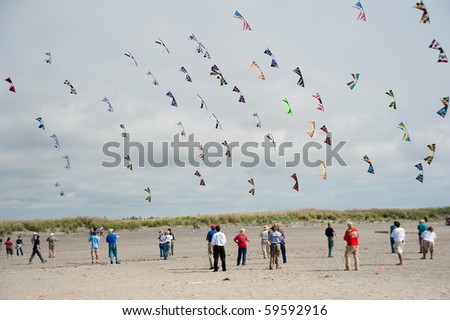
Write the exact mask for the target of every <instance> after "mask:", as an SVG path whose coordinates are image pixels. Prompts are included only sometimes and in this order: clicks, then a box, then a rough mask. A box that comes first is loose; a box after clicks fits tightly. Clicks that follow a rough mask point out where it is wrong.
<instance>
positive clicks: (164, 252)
mask: <svg viewBox="0 0 450 320" xmlns="http://www.w3.org/2000/svg"><path fill="white" fill-rule="evenodd" d="M158 242H159V257H160V258H163V259H164V260H167V259H169V256H173V247H174V245H175V244H174V242H175V235H174V234H173V232H172V229H171V228H168V229H167V230H164V231H163V230H159V233H158Z"/></svg>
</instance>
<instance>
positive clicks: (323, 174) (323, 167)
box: [320, 161, 327, 180]
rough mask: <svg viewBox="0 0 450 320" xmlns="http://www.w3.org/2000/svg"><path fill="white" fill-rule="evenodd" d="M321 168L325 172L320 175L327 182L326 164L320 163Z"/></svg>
mask: <svg viewBox="0 0 450 320" xmlns="http://www.w3.org/2000/svg"><path fill="white" fill-rule="evenodd" d="M320 166H321V167H322V169H323V171H322V173H321V174H320V176H321V177H322V179H323V180H327V166H326V165H325V162H323V161H320Z"/></svg>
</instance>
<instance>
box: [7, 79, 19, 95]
mask: <svg viewBox="0 0 450 320" xmlns="http://www.w3.org/2000/svg"><path fill="white" fill-rule="evenodd" d="M5 81H6V82H8V83H9V91H11V92H14V93H16V88H15V87H14V83H13V82H12V80H11V78H6V79H5Z"/></svg>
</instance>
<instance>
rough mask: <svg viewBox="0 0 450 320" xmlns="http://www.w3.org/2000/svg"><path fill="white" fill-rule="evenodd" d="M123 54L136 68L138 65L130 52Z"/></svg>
mask: <svg viewBox="0 0 450 320" xmlns="http://www.w3.org/2000/svg"><path fill="white" fill-rule="evenodd" d="M123 54H124V55H126V56H127V57H128V58H130V59H131V60H133V62H134V64H135V66H136V67H137V66H138V63H137V61H136V59H135V58H134V57H133V55H132V54H131V52H130V51H127V52H124V53H123Z"/></svg>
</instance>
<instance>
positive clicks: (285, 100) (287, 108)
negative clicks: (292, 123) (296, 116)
mask: <svg viewBox="0 0 450 320" xmlns="http://www.w3.org/2000/svg"><path fill="white" fill-rule="evenodd" d="M281 102H284V103H285V104H286V105H287V107H286V111H285V112H284V113H286V114H287V115H290V116H292V115H293V112H292V109H291V106H290V105H289V102H288V100H287V99H286V98H283V99H281Z"/></svg>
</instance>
